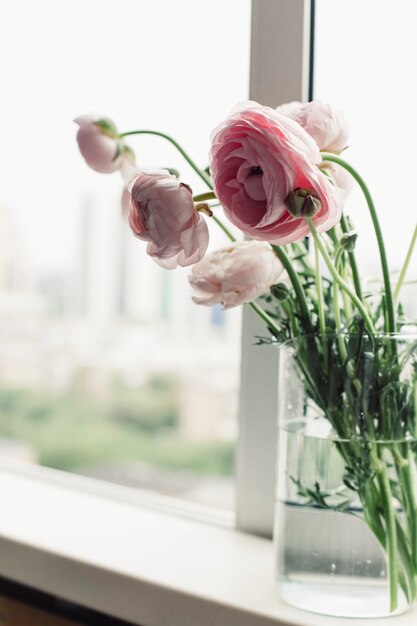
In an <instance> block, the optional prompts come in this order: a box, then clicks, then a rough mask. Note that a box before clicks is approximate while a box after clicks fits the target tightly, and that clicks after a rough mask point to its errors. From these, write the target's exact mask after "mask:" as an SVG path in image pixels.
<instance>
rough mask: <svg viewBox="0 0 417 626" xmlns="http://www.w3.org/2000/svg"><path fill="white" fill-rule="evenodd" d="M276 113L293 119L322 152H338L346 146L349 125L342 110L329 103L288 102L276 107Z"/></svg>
mask: <svg viewBox="0 0 417 626" xmlns="http://www.w3.org/2000/svg"><path fill="white" fill-rule="evenodd" d="M276 111H277V112H278V113H281V115H286V116H287V117H290V118H291V119H293V120H295V121H296V122H298V123H299V124H300V126H302V127H303V128H304V130H305V131H307V132H308V134H309V135H311V136H312V137H313V139H314V141H315V142H316V143H317V145H318V147H319V149H320V150H321V151H322V152H336V153H337V154H339V153H340V152H342V150H344V149H345V148H346V146H347V141H348V137H349V127H348V124H347V121H346V118H345V116H344V114H343V113H342V111H340V110H339V109H336V108H335V107H334V106H332V105H331V104H327V103H325V102H321V101H320V100H313V102H306V103H305V104H302V103H301V102H289V103H287V104H281V105H280V106H279V107H277V108H276Z"/></svg>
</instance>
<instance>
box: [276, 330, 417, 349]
mask: <svg viewBox="0 0 417 626" xmlns="http://www.w3.org/2000/svg"><path fill="white" fill-rule="evenodd" d="M359 336H362V337H365V338H368V339H371V336H370V335H369V333H367V332H366V331H364V332H363V333H359V332H349V331H345V330H342V331H339V332H334V331H330V332H325V333H323V332H321V331H317V332H314V333H305V334H303V335H297V336H296V337H290V338H289V339H286V340H285V341H281V342H279V343H277V344H276V345H277V347H278V348H292V347H294V346H295V345H297V343H298V342H299V341H306V340H308V339H318V338H323V337H329V338H336V339H337V338H338V337H359ZM373 337H374V338H375V339H391V340H395V341H416V342H417V330H415V331H412V332H405V333H404V332H399V331H397V332H395V333H388V332H384V331H381V332H379V331H378V332H376V333H374V335H373ZM416 347H417V346H416Z"/></svg>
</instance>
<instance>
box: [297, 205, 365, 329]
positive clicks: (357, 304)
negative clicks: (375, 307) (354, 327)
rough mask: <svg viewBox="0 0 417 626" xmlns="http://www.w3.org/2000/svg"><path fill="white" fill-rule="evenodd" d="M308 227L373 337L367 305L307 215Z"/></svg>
mask: <svg viewBox="0 0 417 626" xmlns="http://www.w3.org/2000/svg"><path fill="white" fill-rule="evenodd" d="M305 220H306V222H307V224H308V227H309V228H310V231H311V234H312V235H313V238H314V241H315V242H316V243H317V246H318V248H319V250H320V253H321V255H322V257H323V259H324V261H325V263H326V265H327V267H328V269H329V271H330V273H331V275H332V276H333V278H334V279H335V281H336V282H337V283H338V284H339V287H340V288H341V289H343V290H344V291H345V292H346V294H347V295H348V296H349V298H350V299H351V300H352V302H353V304H354V305H355V307H356V308H357V309H358V311H359V313H360V314H361V315H362V318H363V321H364V322H365V326H366V328H367V329H368V332H369V334H370V335H371V337H373V336H374V334H375V328H374V325H373V323H372V320H371V318H370V317H369V315H368V312H367V311H366V309H365V307H364V306H363V303H362V302H361V300H359V298H358V296H357V295H356V293H355V292H354V291H352V290H351V288H350V287H349V285H348V284H347V283H346V282H345V281H344V280H343V278H342V277H341V276H340V274H339V272H338V271H337V270H336V268H335V266H334V265H333V263H332V260H331V258H330V257H329V255H328V253H327V250H326V247H325V246H324V245H323V242H322V240H321V239H320V235H319V234H318V232H317V230H316V227H315V226H314V224H313V222H312V220H311V218H309V217H306V218H305Z"/></svg>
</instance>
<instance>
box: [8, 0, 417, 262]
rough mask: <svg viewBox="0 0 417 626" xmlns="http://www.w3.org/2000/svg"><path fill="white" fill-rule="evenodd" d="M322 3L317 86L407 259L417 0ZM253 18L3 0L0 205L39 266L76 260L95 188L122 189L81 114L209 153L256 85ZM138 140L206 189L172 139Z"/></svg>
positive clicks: (122, 2) (88, 1)
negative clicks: (83, 132) (84, 154)
mask: <svg viewBox="0 0 417 626" xmlns="http://www.w3.org/2000/svg"><path fill="white" fill-rule="evenodd" d="M317 5H318V19H317V28H318V32H317V52H316V61H317V63H316V79H317V80H316V91H315V93H316V97H317V98H321V99H323V100H327V101H330V102H333V103H335V104H337V105H338V106H339V107H340V108H342V109H343V110H344V111H345V112H346V115H347V116H348V118H349V121H350V125H351V129H352V133H351V142H350V144H351V148H350V149H349V151H347V152H346V153H345V156H346V158H347V159H349V160H350V161H351V163H352V164H353V165H355V166H356V167H358V168H359V170H360V171H361V173H362V174H363V176H364V177H365V179H366V180H367V181H369V184H370V187H371V189H372V191H373V193H374V195H375V199H376V201H377V205H378V207H379V214H380V218H381V221H382V223H383V228H384V231H385V233H386V239H387V242H388V247H389V254H390V257H391V266H392V267H394V266H398V265H399V264H400V262H401V260H402V257H403V253H404V249H405V247H406V246H407V245H408V239H409V237H410V236H411V231H412V228H413V226H414V223H413V222H415V220H416V215H417V211H416V203H417V200H416V198H415V193H414V187H415V182H414V181H415V171H416V165H417V156H416V149H415V146H416V145H417V125H416V123H415V122H416V114H415V106H416V104H415V99H414V89H415V87H414V82H415V64H416V59H417V39H416V37H415V32H414V29H415V24H416V23H417V3H415V2H413V0H397V2H396V3H395V5H394V3H393V2H392V1H391V0H367V1H366V2H364V1H363V0H338V1H337V2H335V1H334V0H318V2H317ZM249 19H250V3H249V0H228V1H227V2H225V0H211V1H210V2H202V1H201V0H200V1H196V0H177V1H176V2H171V1H170V0H165V1H164V0H153V1H152V2H147V1H145V0H119V2H117V3H115V2H110V1H103V0H101V1H99V0H71V1H69V0H66V1H63V2H56V1H54V0H37V2H35V3H33V2H31V1H30V0H13V2H3V3H2V4H1V5H0V58H1V59H2V71H1V93H2V97H1V105H0V107H1V118H0V119H1V121H2V132H1V136H2V142H1V144H2V147H1V150H0V171H1V185H0V206H3V207H8V208H9V210H10V211H12V213H13V215H14V217H15V219H16V220H18V221H19V223H20V225H21V226H22V227H23V229H24V238H25V242H24V246H25V254H27V255H28V256H29V258H30V259H31V261H32V262H33V263H34V265H35V266H36V267H41V268H43V269H45V268H50V267H55V266H56V267H58V268H59V267H66V266H69V265H71V263H72V260H73V257H74V253H75V249H76V246H77V245H78V241H79V233H78V231H77V227H78V219H79V205H80V198H81V197H82V196H83V195H84V194H88V193H94V190H100V193H103V191H106V192H108V194H109V197H111V196H113V197H114V198H115V202H117V199H118V194H119V188H120V180H119V177H118V175H117V174H116V175H112V176H105V175H100V174H97V173H95V172H92V171H90V170H89V169H88V168H87V166H86V165H85V163H84V162H83V161H82V159H81V157H80V156H79V154H78V151H77V148H76V144H75V133H76V128H75V125H74V124H73V123H72V119H73V118H74V117H76V116H77V115H79V114H82V113H84V112H87V111H90V110H95V111H98V112H101V113H103V114H105V115H108V116H110V117H113V118H114V120H115V121H116V122H117V124H118V125H119V127H120V129H121V130H130V129H133V128H155V129H159V130H163V131H166V132H168V133H172V134H173V135H174V136H175V137H176V138H177V139H178V140H179V141H180V143H182V144H183V145H184V147H186V148H187V149H188V150H189V152H190V153H191V154H192V155H193V156H194V157H195V158H196V160H197V161H198V162H199V163H200V164H206V163H207V153H208V148H209V134H210V131H211V130H212V129H213V128H214V127H215V126H216V125H217V124H218V123H220V122H221V121H222V120H223V119H224V117H225V115H226V114H227V112H228V111H229V109H230V108H232V107H233V106H234V105H235V104H236V103H237V102H238V101H240V100H243V99H245V98H246V97H247V93H248V74H249ZM271 62H277V60H271ZM280 62H285V60H284V61H282V60H280ZM277 104H278V103H277ZM132 147H134V149H135V150H136V152H137V155H138V162H139V164H141V165H144V166H170V165H174V166H177V167H180V169H181V171H182V173H183V178H184V179H185V180H187V181H188V182H190V183H191V184H192V186H194V191H195V192H197V191H199V190H201V191H203V187H200V185H199V183H197V182H196V179H195V178H194V177H193V176H192V174H191V173H190V171H189V169H188V168H187V167H186V166H184V165H183V162H182V161H181V159H180V158H178V157H177V155H176V154H175V153H174V151H173V150H172V149H171V148H170V146H168V145H167V144H165V143H163V142H162V140H158V139H151V138H141V139H133V140H132ZM348 207H350V209H349V212H351V213H352V215H353V217H354V220H355V222H356V223H357V225H358V226H359V228H360V240H359V244H358V245H359V253H360V255H361V257H362V258H363V259H364V260H365V257H369V265H370V266H371V268H372V269H373V268H374V267H377V266H376V261H375V259H376V252H375V247H374V240H373V234H372V232H371V231H370V226H369V220H368V217H367V213H366V209H365V205H364V204H363V202H362V199H361V197H360V194H359V193H354V194H352V197H351V199H350V201H349V204H348ZM368 248H369V249H368ZM414 266H415V267H417V261H416V260H414Z"/></svg>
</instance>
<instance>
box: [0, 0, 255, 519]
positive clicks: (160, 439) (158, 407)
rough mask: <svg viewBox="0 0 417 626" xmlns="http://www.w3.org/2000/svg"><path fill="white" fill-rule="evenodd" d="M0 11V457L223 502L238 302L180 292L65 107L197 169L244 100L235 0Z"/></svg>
mask: <svg viewBox="0 0 417 626" xmlns="http://www.w3.org/2000/svg"><path fill="white" fill-rule="evenodd" d="M0 13H1V15H0V18H1V19H0V53H1V57H2V59H3V64H2V150H1V153H0V162H1V171H2V182H1V185H0V319H1V324H0V334H1V349H0V452H1V454H2V455H3V456H12V457H13V458H18V459H21V460H24V461H29V462H35V463H40V464H44V465H47V466H50V467H54V468H59V469H63V470H68V471H71V472H76V473H81V474H86V475H89V476H94V477H98V478H102V479H105V480H109V481H112V482H120V483H123V484H125V485H131V486H133V487H149V488H151V489H153V490H156V491H159V492H162V493H166V494H171V495H176V496H179V497H183V498H189V499H193V500H196V501H200V502H204V503H207V504H214V505H217V506H221V507H231V506H232V501H233V489H232V480H231V474H232V468H233V447H234V439H235V434H236V422H235V417H236V408H237V406H236V405H237V391H238V371H239V343H240V341H239V339H240V337H239V335H240V315H239V311H238V310H235V311H230V312H228V313H227V315H225V314H224V312H223V311H222V310H221V309H220V308H214V309H211V308H203V307H198V306H196V305H194V304H193V303H192V301H191V293H190V288H189V286H188V281H187V274H188V270H187V269H184V270H181V269H180V270H176V271H170V272H167V271H163V270H161V269H160V268H159V267H158V266H157V265H156V264H155V263H154V262H153V261H152V260H151V259H150V258H149V257H148V256H147V255H146V253H145V245H144V244H143V243H142V242H140V241H138V240H136V239H135V238H134V237H133V236H132V234H131V233H130V230H129V228H128V226H127V225H126V223H125V222H124V221H123V219H122V217H121V212H120V196H121V190H122V181H121V178H120V176H119V175H118V174H117V173H116V174H112V175H104V174H98V173H96V172H93V171H92V170H90V169H89V168H88V167H87V165H86V164H85V163H84V161H83V160H82V158H81V156H80V155H79V153H78V149H77V147H76V141H75V135H76V127H75V124H73V122H72V120H73V118H75V117H76V116H78V115H80V114H83V113H86V112H89V111H96V112H99V113H101V114H103V115H105V116H109V117H111V118H113V119H114V121H115V122H116V123H117V125H118V127H119V130H120V131H129V130H134V129H139V128H142V129H155V130H160V131H163V132H165V133H168V134H170V135H172V136H173V137H174V138H175V139H176V140H177V141H178V142H179V143H180V144H181V145H182V146H183V147H184V148H185V149H186V150H187V151H188V152H189V154H190V155H191V156H192V158H193V159H194V160H195V161H196V162H197V163H198V164H199V165H201V166H202V167H205V166H206V165H207V162H208V150H209V144H210V142H209V136H210V132H211V130H212V129H213V128H214V127H215V126H216V125H217V124H219V123H220V122H221V121H222V120H223V119H224V118H225V116H226V115H227V113H228V111H229V109H230V108H231V107H232V106H234V104H235V103H236V102H238V101H240V100H244V99H246V98H247V93H248V80H249V39H250V32H249V31H250V2H249V0H231V1H229V2H227V3H225V2H222V0H212V1H211V2H210V3H205V4H201V3H196V2H192V0H177V2H168V1H164V0H154V1H153V2H145V1H144V0H140V1H138V0H121V1H120V2H118V3H107V2H106V3H103V2H99V1H98V0H90V1H89V2H82V1H81V0H72V2H64V3H57V2H53V1H52V0H39V2H36V3H30V2H26V1H25V0H16V1H15V2H13V3H8V4H7V6H6V5H3V6H2V8H1V10H0ZM237 16H238V18H239V19H237ZM129 143H130V145H131V146H132V148H133V149H134V150H135V152H136V156H137V163H138V165H139V166H143V167H158V168H159V167H173V168H176V169H178V170H179V171H180V173H181V179H182V180H183V181H184V182H187V183H188V184H190V185H191V187H192V188H193V191H194V193H198V192H203V191H205V190H206V189H205V188H204V184H203V183H202V182H201V181H199V179H198V178H197V177H196V175H195V174H194V172H193V171H192V170H191V168H190V167H189V166H188V165H187V163H185V161H184V160H183V159H182V157H181V156H180V155H179V154H178V153H177V152H176V151H175V150H174V148H173V147H172V146H171V145H170V144H169V143H168V142H166V141H164V140H163V139H161V138H157V137H149V136H141V137H132V138H131V140H130V141H129ZM210 230H211V247H212V248H213V247H218V246H220V245H222V244H224V243H226V241H225V238H224V235H223V234H222V233H221V232H220V231H219V232H218V231H217V230H216V225H215V224H212V225H210Z"/></svg>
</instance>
